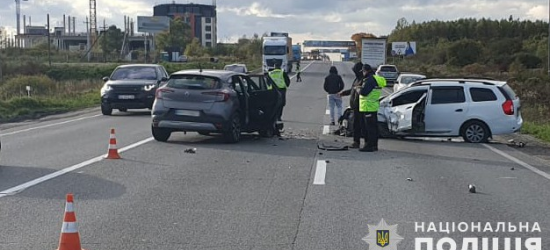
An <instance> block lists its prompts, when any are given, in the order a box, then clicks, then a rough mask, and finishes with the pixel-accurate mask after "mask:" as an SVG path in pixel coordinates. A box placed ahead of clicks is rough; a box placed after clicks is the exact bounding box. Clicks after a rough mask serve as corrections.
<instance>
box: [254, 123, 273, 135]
mask: <svg viewBox="0 0 550 250" xmlns="http://www.w3.org/2000/svg"><path fill="white" fill-rule="evenodd" d="M275 129H276V128H275V124H273V125H272V126H271V127H267V128H264V129H260V131H258V133H259V134H260V136H261V137H265V138H272V137H273V136H275Z"/></svg>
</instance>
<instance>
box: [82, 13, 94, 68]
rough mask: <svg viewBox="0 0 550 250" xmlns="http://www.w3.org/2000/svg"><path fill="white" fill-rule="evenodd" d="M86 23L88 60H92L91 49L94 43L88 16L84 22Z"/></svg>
mask: <svg viewBox="0 0 550 250" xmlns="http://www.w3.org/2000/svg"><path fill="white" fill-rule="evenodd" d="M84 23H85V24H86V56H87V57H88V62H90V60H91V59H92V58H91V56H92V54H91V51H90V48H91V47H92V43H91V41H90V40H91V37H90V22H89V21H88V17H86V22H84Z"/></svg>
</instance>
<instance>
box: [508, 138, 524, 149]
mask: <svg viewBox="0 0 550 250" xmlns="http://www.w3.org/2000/svg"><path fill="white" fill-rule="evenodd" d="M508 143H509V144H510V146H515V147H518V148H523V147H525V145H527V144H526V143H525V142H522V141H520V142H516V141H515V140H514V139H510V140H508Z"/></svg>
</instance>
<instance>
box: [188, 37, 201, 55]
mask: <svg viewBox="0 0 550 250" xmlns="http://www.w3.org/2000/svg"><path fill="white" fill-rule="evenodd" d="M185 54H186V55H187V56H189V57H201V56H203V55H204V49H203V48H202V46H201V44H200V42H199V39H198V38H196V37H195V38H193V40H192V41H191V43H189V44H188V45H187V47H186V48H185Z"/></svg>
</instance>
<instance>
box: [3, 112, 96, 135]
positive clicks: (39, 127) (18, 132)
mask: <svg viewBox="0 0 550 250" xmlns="http://www.w3.org/2000/svg"><path fill="white" fill-rule="evenodd" d="M98 116H101V115H100V114H99V115H93V116H86V117H80V118H77V119H72V120H68V121H63V122H58V123H52V124H48V125H43V126H38V127H33V128H28V129H22V130H17V131H13V132H9V133H4V134H0V136H6V135H15V134H20V133H23V132H29V131H32V130H37V129H41V128H49V127H53V126H57V125H63V124H67V123H70V122H76V121H82V120H85V119H90V118H94V117H98Z"/></svg>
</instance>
